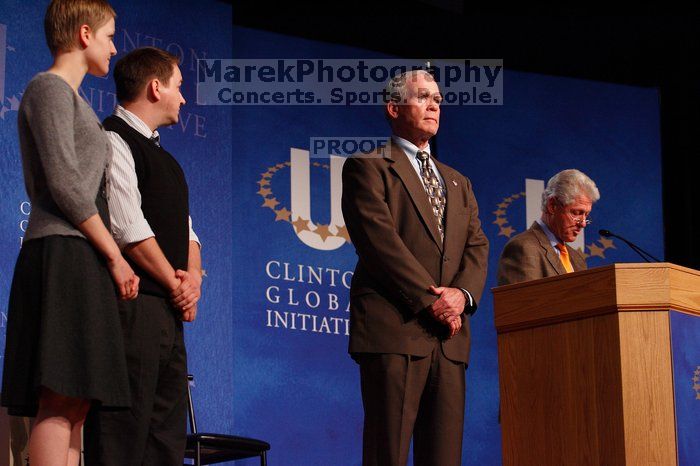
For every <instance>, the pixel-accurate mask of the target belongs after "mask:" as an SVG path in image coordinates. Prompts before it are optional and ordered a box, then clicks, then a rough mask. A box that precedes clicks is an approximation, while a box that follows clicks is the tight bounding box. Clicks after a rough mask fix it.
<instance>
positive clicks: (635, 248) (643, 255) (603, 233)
mask: <svg viewBox="0 0 700 466" xmlns="http://www.w3.org/2000/svg"><path fill="white" fill-rule="evenodd" d="M598 233H599V234H600V236H603V237H605V238H610V237H613V238H617V239H620V240H622V241H623V242H624V243H625V244H627V246H629V247H630V248H631V249H632V250H633V251H634V252H636V253H637V254H639V256H640V257H641V258H642V259H644V260H645V261H646V262H651V261H652V260H653V261H654V262H661V261H660V260H659V259H657V258H656V257H654V256H652V255H651V254H649V253H648V252H646V251H645V250H644V249H642V248H640V247H639V246H637V245H636V244H634V243H633V242H631V241H628V240H626V239H625V238H623V237H622V236H619V235H616V234H615V233H613V232H611V231H610V230H598ZM650 259H651V260H650Z"/></svg>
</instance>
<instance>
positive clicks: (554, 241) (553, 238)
mask: <svg viewBox="0 0 700 466" xmlns="http://www.w3.org/2000/svg"><path fill="white" fill-rule="evenodd" d="M536 222H537V223H538V224H539V225H540V227H542V231H544V234H545V235H547V239H548V240H549V242H550V243H552V246H553V247H555V248H556V247H557V244H559V243H563V241H559V239H558V238H557V237H556V235H555V234H554V233H552V230H550V229H549V227H548V226H547V224H546V223H544V222H543V221H542V219H541V218H538V219H537V220H536Z"/></svg>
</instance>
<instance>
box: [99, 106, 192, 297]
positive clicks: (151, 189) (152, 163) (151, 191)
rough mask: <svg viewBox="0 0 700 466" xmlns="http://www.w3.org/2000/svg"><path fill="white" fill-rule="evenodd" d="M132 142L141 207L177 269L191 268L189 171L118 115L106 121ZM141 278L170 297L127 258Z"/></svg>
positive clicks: (144, 286) (151, 290)
mask: <svg viewBox="0 0 700 466" xmlns="http://www.w3.org/2000/svg"><path fill="white" fill-rule="evenodd" d="M104 127H105V129H106V130H107V131H114V132H115V133H117V134H118V135H119V136H121V138H122V139H124V141H125V142H126V143H127V144H128V145H129V148H130V149H131V154H132V156H133V157H134V165H135V168H136V177H137V178H138V184H139V192H140V193H141V210H142V211H143V215H144V217H146V221H147V222H148V224H149V225H150V226H151V229H152V230H153V233H155V235H156V241H158V245H159V246H160V248H161V249H162V250H163V253H164V254H165V257H166V258H167V259H168V261H169V262H170V265H172V266H173V268H174V269H176V270H177V269H182V270H187V259H188V251H189V243H190V242H189V200H188V196H189V194H188V189H187V181H186V180H185V174H184V172H183V171H182V168H181V167H180V164H179V163H177V161H176V160H175V158H174V157H173V156H172V155H170V154H169V153H168V152H167V151H166V150H165V149H163V148H162V147H158V146H157V145H156V144H155V143H154V142H153V141H151V140H150V139H148V138H147V137H145V136H144V135H142V134H141V133H139V132H138V131H136V130H135V129H134V128H132V127H131V126H129V125H128V124H127V123H126V122H125V121H124V120H122V119H121V118H119V117H116V116H114V115H112V116H110V117H107V118H106V119H105V121H104ZM127 260H128V261H129V263H130V264H131V266H132V267H133V268H134V271H135V272H136V274H137V275H138V276H139V278H140V279H141V283H140V285H139V292H141V293H146V294H150V295H155V296H161V297H169V293H168V291H167V290H166V289H165V288H163V287H162V286H161V285H160V284H158V283H157V282H156V281H155V280H154V279H152V278H151V277H150V276H149V275H148V274H147V273H146V272H145V271H144V270H143V269H141V268H140V267H139V266H138V265H136V264H135V263H134V262H133V261H132V260H131V259H129V258H127Z"/></svg>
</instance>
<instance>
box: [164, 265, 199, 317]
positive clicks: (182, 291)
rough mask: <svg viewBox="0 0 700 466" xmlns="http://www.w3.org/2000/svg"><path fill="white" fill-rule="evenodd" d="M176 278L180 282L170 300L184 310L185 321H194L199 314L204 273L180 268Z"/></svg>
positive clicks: (172, 292)
mask: <svg viewBox="0 0 700 466" xmlns="http://www.w3.org/2000/svg"><path fill="white" fill-rule="evenodd" d="M175 278H176V279H177V283H178V284H177V286H176V287H175V288H174V289H172V290H171V292H170V301H171V302H172V303H173V305H174V306H175V307H176V308H177V309H178V310H179V311H180V312H182V320H183V321H184V322H192V321H193V320H194V319H195V317H196V316H197V301H199V298H200V296H201V295H202V275H201V274H200V273H197V272H188V271H184V270H180V269H178V270H176V271H175Z"/></svg>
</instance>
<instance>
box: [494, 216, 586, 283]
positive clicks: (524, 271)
mask: <svg viewBox="0 0 700 466" xmlns="http://www.w3.org/2000/svg"><path fill="white" fill-rule="evenodd" d="M566 249H567V250H568V251H569V259H570V260H571V265H572V266H573V268H574V272H578V271H579V270H585V269H586V268H587V267H586V259H584V257H583V255H582V254H581V253H580V252H579V251H578V250H577V249H573V248H572V247H571V246H569V245H568V244H567V245H566ZM565 273H566V269H564V265H563V264H562V263H561V260H560V259H559V256H558V255H557V252H556V251H555V250H554V248H553V247H552V243H550V242H549V238H547V235H546V234H545V232H544V230H542V227H540V225H539V224H538V223H537V222H533V224H532V226H531V227H530V228H529V229H527V230H526V231H524V232H522V233H520V234H519V235H515V236H514V237H513V238H511V240H510V241H508V243H507V244H506V246H505V247H504V248H503V252H502V253H501V259H500V260H499V261H498V285H499V286H500V285H508V284H511V283H518V282H525V281H529V280H537V279H538V278H545V277H553V276H555V275H563V274H565Z"/></svg>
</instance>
